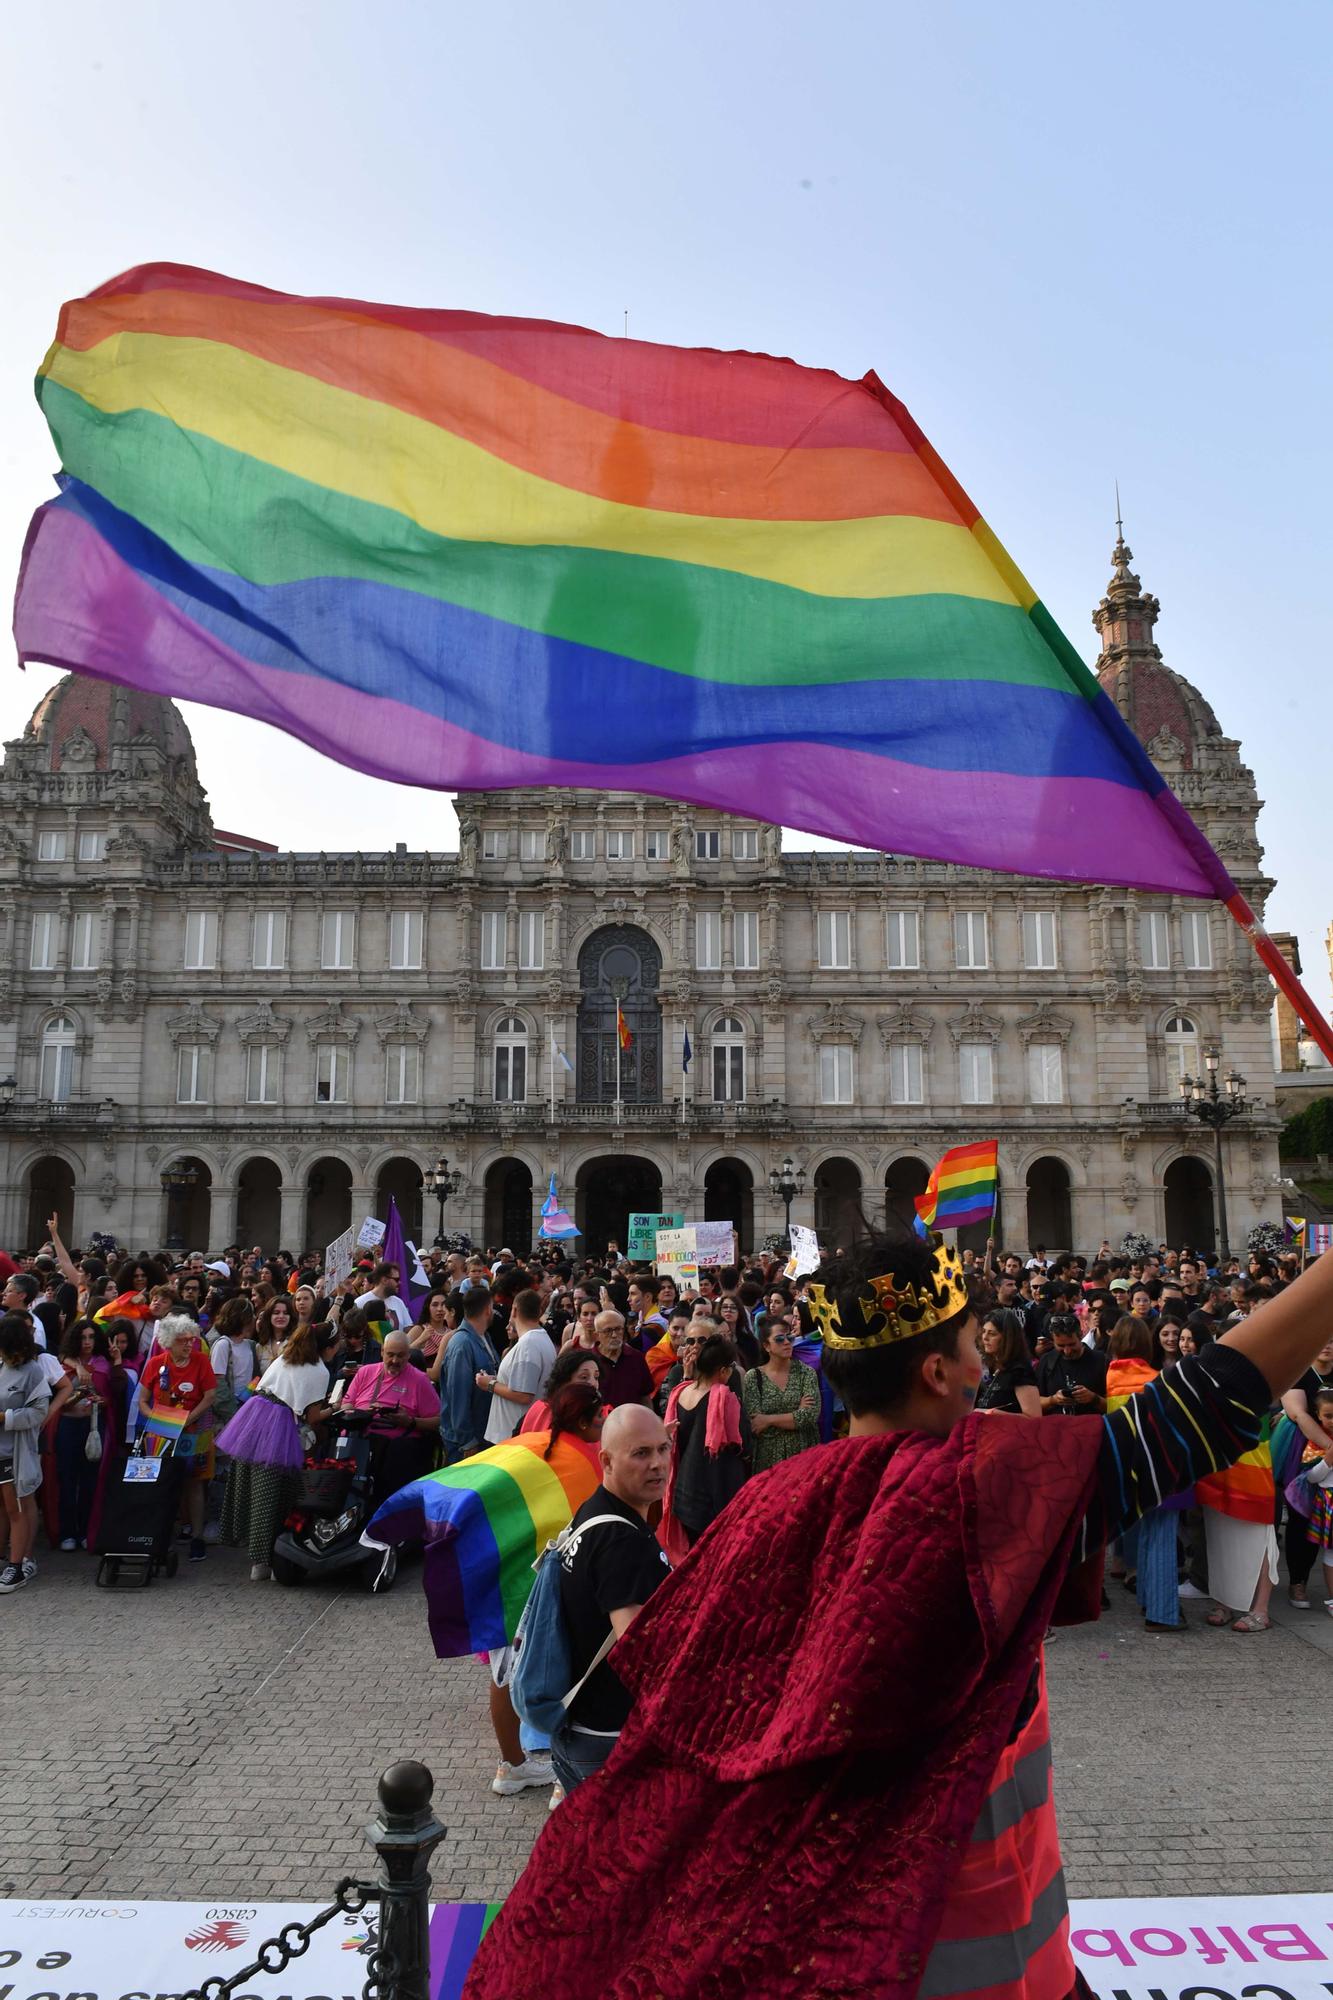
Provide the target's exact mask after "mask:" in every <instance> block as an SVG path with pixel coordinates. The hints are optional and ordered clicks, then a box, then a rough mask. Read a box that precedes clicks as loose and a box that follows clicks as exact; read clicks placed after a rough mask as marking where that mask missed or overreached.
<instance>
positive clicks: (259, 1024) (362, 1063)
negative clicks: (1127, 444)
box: [0, 540, 1279, 1250]
mask: <svg viewBox="0 0 1333 2000" xmlns="http://www.w3.org/2000/svg"><path fill="white" fill-rule="evenodd" d="M1129 563H1130V551H1129V550H1128V549H1127V548H1126V547H1125V546H1124V543H1123V540H1121V541H1118V542H1117V545H1116V549H1115V553H1114V574H1113V576H1112V579H1111V583H1110V585H1109V587H1108V590H1107V594H1106V596H1105V598H1104V599H1103V600H1102V602H1101V604H1100V605H1099V607H1098V609H1097V610H1096V612H1095V613H1094V623H1095V624H1096V626H1097V629H1098V632H1099V633H1100V636H1101V641H1102V655H1101V659H1100V661H1099V663H1098V671H1099V674H1100V676H1101V680H1102V683H1103V685H1104V686H1105V687H1106V689H1107V690H1108V692H1110V693H1111V695H1112V696H1113V698H1114V699H1115V700H1116V702H1117V703H1118V705H1119V706H1120V708H1121V710H1122V712H1123V713H1124V715H1125V716H1126V718H1127V720H1128V721H1129V723H1130V724H1131V726H1132V727H1133V728H1134V729H1136V730H1137V732H1138V734H1139V736H1140V738H1141V739H1142V740H1143V741H1144V742H1145V744H1146V745H1147V747H1148V749H1149V751H1150V752H1151V754H1152V755H1153V757H1154V758H1155V760H1156V761H1157V763H1158V765H1159V766H1160V768H1161V769H1162V770H1163V772H1164V773H1165V774H1166V776H1167V778H1168V780H1169V782H1170V783H1171V785H1172V787H1173V788H1174V790H1175V791H1176V792H1177V794H1178V795H1179V796H1180V797H1181V799H1182V800H1183V801H1184V802H1185V804H1186V805H1187V806H1188V807H1189V808H1190V810H1191V811H1192V812H1193V813H1194V814H1195V816H1196V818H1197V819H1198V820H1199V821H1200V823H1201V825H1202V826H1203V828H1204V830H1205V831H1206V832H1207V834H1208V836H1209V838H1210V839H1211V840H1212V842H1213V844H1214V845H1215V846H1216V847H1217V848H1218V850H1219V851H1220V853H1221V854H1222V855H1223V857H1224V859H1225V860H1226V862H1227V864H1228V866H1229V867H1230V869H1231V870H1232V873H1233V874H1234V875H1235V876H1236V878H1237V879H1238V881H1239V882H1240V883H1241V885H1242V887H1243V888H1244V890H1245V893H1246V894H1247V896H1248V897H1249V898H1250V900H1251V902H1252V903H1254V904H1255V906H1256V907H1257V908H1259V909H1261V910H1262V907H1263V903H1264V900H1265V896H1266V894H1267V891H1268V889H1269V888H1270V886H1271V885H1270V884H1269V883H1268V882H1267V881H1266V880H1265V879H1264V877H1263V875H1262V872H1261V860H1262V856H1261V850H1260V847H1259V843H1258V839H1257V836H1256V829H1255V821H1256V816H1257V813H1258V810H1259V802H1258V800H1257V798H1256V795H1255V787H1254V782H1253V779H1252V777H1251V774H1250V773H1249V771H1248V770H1247V769H1246V768H1245V766H1244V764H1243V763H1242V762H1241V758H1240V750H1239V746H1238V745H1237V743H1236V742H1234V741H1233V740H1232V739H1230V738H1227V737H1225V736H1224V735H1223V734H1222V731H1221V728H1220V726H1219V724H1218V722H1217V719H1216V717H1215V716H1214V714H1213V712H1212V710H1211V708H1210V707H1209V705H1208V703H1207V702H1206V701H1205V700H1204V698H1203V697H1202V696H1201V695H1200V694H1199V693H1198V692H1197V691H1196V690H1195V689H1194V688H1192V687H1191V686H1190V685H1189V684H1188V683H1187V682H1185V681H1184V680H1183V679H1182V678H1181V677H1180V676H1179V675H1177V674H1175V673H1173V672H1171V671H1170V670H1169V669H1168V668H1167V667H1166V666H1165V665H1164V664H1163V663H1162V659H1161V655H1160V653H1159V651H1158V649H1157V646H1156V644H1155V643H1154V640H1153V627H1154V624H1155V622H1156V618H1157V611H1158V606H1157V602H1156V600H1155V599H1154V598H1153V597H1151V596H1149V595H1148V594H1147V593H1145V592H1144V591H1143V590H1142V588H1141V586H1140V584H1139V581H1138V578H1137V577H1136V576H1135V575H1134V574H1133V572H1132V571H1131V569H1130V567H1129ZM331 799H332V800H333V802H334V806H335V811H336V792H334V793H332V794H331ZM262 802H263V786H262V782H261V783H259V784H257V785H256V787H255V812H256V816H257V817H261V818H262ZM328 807H329V801H327V800H326V801H325V802H324V805H323V806H322V807H321V812H320V815H319V821H318V823H319V824H320V825H321V826H328V825H331V824H333V823H334V820H335V811H330V810H329V809H328ZM459 818H460V832H461V837H460V848H459V851H458V852H456V853H454V852H439V853H408V852H407V851H406V849H405V848H403V847H401V846H400V847H398V848H396V849H394V850H393V851H392V852H389V853H352V852H323V853H314V852H312V853H279V852H277V851H275V850H274V849H272V848H270V847H268V846H266V845H265V844H264V843H263V842H262V841H256V840H248V839H246V838H244V837H242V836H235V835H229V834H221V833H219V832H217V831H216V829H215V828H214V827H213V825H212V822H211V818H210V814H209V809H208V803H207V800H206V799H205V797H204V794H203V792H202V789H201V787H200V785H199V781H198V777H197V774H196V769H195V761H194V753H193V748H192V745H191V742H190V738H189V734H188V732H187V730H186V728H185V725H184V722H183V720H182V718H181V716H180V714H179V712H178V711H177V710H176V709H175V708H174V707H173V706H172V705H171V704H170V703H168V702H165V701H162V700H159V699H156V698H153V697H149V696H146V695H140V694H137V693H134V692H130V691H126V690H123V689H117V688H111V687H107V686H103V685H100V684H98V683H95V682H92V681H86V680H80V679H77V678H75V677H73V676H71V677H68V678H67V679H65V680H64V681H62V682H61V683H60V684H59V685H58V686H57V687H55V688H54V689H53V690H52V691H51V692H50V693H49V694H48V695H47V696H46V698H45V699H44V700H43V701H42V703H41V704H40V705H39V707H38V708H37V710H36V712H35V713H34V715H33V717H32V719H31V721H30V722H29V724H28V726H27V728H26V729H25V731H24V734H23V736H22V737H21V738H20V739H19V740H18V741H16V742H13V743H10V744H9V745H7V746H6V755H5V761H4V764H3V767H0V889H2V891H3V894H2V896H0V1103H3V1115H0V1243H5V1244H7V1245H10V1246H13V1245H16V1244H18V1245H23V1244H30V1243H31V1242H33V1241H34V1240H36V1239H37V1238H38V1237H39V1236H40V1235H41V1234H42V1233H43V1228H44V1223H43V1219H44V1217H45V1216H46V1215H47V1214H48V1213H49V1212H50V1211H51V1210H52V1209H56V1210H58V1211H59V1212H60V1213H61V1214H62V1216H63V1218H64V1221H65V1225H66V1227H67V1228H68V1229H72V1231H73V1234H74V1236H75V1238H77V1239H82V1238H85V1237H86V1236H87V1235H88V1234H89V1233H90V1232H91V1231H93V1230H105V1231H108V1232H111V1233H113V1234H114V1235H116V1236H117V1237H118V1238H119V1239H121V1240H122V1241H127V1242H129V1243H132V1244H133V1245H135V1246H136V1247H140V1248H142V1247H152V1246H154V1245H156V1244H158V1243H160V1242H163V1241H166V1240H168V1239H171V1240H174V1241H175V1242H176V1243H180V1244H188V1245H189V1246H191V1247H198V1248H205V1247H209V1248H218V1247H220V1246H222V1245H224V1244H226V1243H228V1242H230V1241H235V1240H239V1241H243V1242H246V1243H250V1242H260V1243H263V1244H265V1245H266V1246H268V1247H276V1246H277V1245H279V1244H281V1245H282V1246H283V1247H286V1248H290V1249H293V1250H296V1249H299V1248H302V1247H304V1246H306V1245H322V1244H323V1243H324V1242H325V1241H327V1240H328V1239H329V1238H331V1237H332V1236H333V1235H334V1234H336V1233H337V1231H338V1230H339V1229H341V1228H342V1227H343V1226H345V1224H346V1223H347V1222H348V1221H349V1220H350V1219H353V1218H359V1217H360V1216H362V1215H364V1214H368V1213H370V1212H372V1211H374V1210H376V1209H378V1210H380V1212H381V1213H382V1212H383V1210H384V1207H385V1204H386V1202H387V1197H388V1194H389V1192H391V1191H392V1192H394V1193H396V1194H397V1196H398V1198H399V1202H400V1205H401V1206H402V1207H403V1209H404V1213H405V1215H406V1216H407V1218H408V1220H409V1222H410V1223H412V1224H414V1225H415V1226H416V1227H417V1228H418V1229H419V1230H422V1231H424V1234H425V1236H426V1237H428V1238H429V1237H431V1236H433V1235H434V1233H435V1230H436V1227H437V1224H438V1222H439V1220H440V1217H439V1214H438V1211H437V1209H436V1205H435V1202H434V1200H433V1198H429V1197H428V1198H427V1199H426V1201H425V1213H424V1215H423V1214H422V1194H421V1170H422V1169H423V1168H425V1167H427V1166H429V1165H431V1164H432V1163H433V1162H434V1161H435V1159H436V1157H437V1156H438V1155H440V1154H442V1153H443V1154H447V1156H448V1159H449V1162H450V1164H451V1165H452V1166H454V1167H456V1168H457V1169H459V1170H460V1172H461V1175H462V1182H461V1186H460V1187H459V1188H458V1190H457V1192H456V1193H455V1194H454V1195H453V1196H452V1197H451V1199H450V1201H449V1204H448V1208H447V1211H446V1212H445V1214H444V1218H443V1221H444V1227H445V1229H446V1231H450V1230H460V1229H461V1230H466V1231H468V1232H469V1233H470V1234H471V1235H472V1236H473V1237H474V1238H475V1239H478V1240H484V1241H487V1242H491V1243H498V1242H500V1241H504V1242H508V1243H512V1244H513V1246H514V1247H515V1248H522V1247H523V1246H524V1245H526V1243H528V1242H529V1241H530V1240H531V1238H532V1236H533V1233H534V1231H535V1227H536V1219H537V1213H538V1211H539V1208H540V1204H541V1201H542V1198H543V1197H544V1195H545V1193H546V1188H547V1181H548V1177H549V1175H550V1174H551V1172H552V1171H554V1172H555V1173H556V1174H557V1175H558V1177H559V1186H560V1193H561V1198H562V1200H563V1201H564V1203H565V1205H566V1206H570V1207H572V1208H573V1209H574V1211H575V1213H576V1216H577V1219H578V1220H579V1222H580V1224H581V1226H582V1227H583V1229H584V1231H585V1240H587V1241H588V1242H590V1243H593V1244H597V1243H599V1242H601V1241H602V1240H604V1238H605V1237H606V1236H607V1235H608V1234H610V1235H615V1236H618V1237H623V1232H624V1227H625V1216H626V1213H627V1212H628V1211H631V1210H634V1209H639V1208H642V1209H656V1208H666V1209H679V1210H683V1211H684V1212H686V1214H687V1215H689V1214H692V1215H699V1214H701V1213H702V1214H704V1215H706V1216H708V1217H722V1216H731V1217H732V1218H733V1220H734V1221H735V1222H736V1223H737V1225H738V1227H739V1228H740V1230H741V1234H742V1238H743V1240H744V1241H745V1242H746V1243H747V1244H751V1243H757V1242H759V1241H761V1240H762V1239H763V1238H764V1237H765V1236H766V1235H770V1234H774V1233H776V1232H777V1231H778V1230H779V1229H780V1228H781V1225H782V1220H783V1213H782V1208H781V1204H780V1203H778V1202H777V1201H776V1200H775V1199H774V1198H773V1197H772V1196H771V1195H770V1193H769V1171H770V1168H771V1167H772V1166H774V1165H775V1164H776V1163H777V1162H778V1161H780V1160H781V1159H782V1158H783V1157H784V1156H785V1155H788V1154H789V1155H791V1157H792V1158H793V1159H794V1160H795V1162H796V1163H797V1164H798V1165H800V1166H801V1167H803V1168H804V1169H805V1175H806V1185H805V1192H804V1193H803V1194H802V1195H801V1196H799V1197H798V1199H797V1201H796V1204H795V1207H794V1209H793V1219H794V1220H797V1221H813V1222H815V1223H816V1224H817V1225H818V1226H819V1227H820V1228H821V1230H822V1231H823V1232H825V1233H826V1234H829V1235H833V1234H836V1233H838V1232H839V1231H840V1230H842V1229H844V1228H845V1227H846V1226H847V1221H848V1218H849V1216H850V1215H851V1214H852V1213H853V1211H854V1210H855V1209H856V1208H857V1207H858V1206H859V1207H861V1208H863V1209H864V1211H865V1212H866V1213H867V1214H870V1215H875V1214H882V1213H883V1212H884V1209H885V1206H886V1204H887V1205H888V1206H890V1207H896V1208H897V1209H899V1210H901V1211H905V1212H910V1197H911V1195H912V1194H913V1193H914V1192H916V1191H917V1190H918V1189H919V1188H920V1187H921V1186H922V1185H924V1181H925V1175H926V1171H927V1168H928V1166H929V1164H930V1163H931V1162H932V1161H933V1160H934V1159H935V1158H936V1157H937V1156H938V1155H939V1154H940V1153H941V1152H942V1151H943V1150H944V1149H945V1148H946V1147H948V1146H950V1145H953V1144H956V1143H958V1142H960V1141H963V1140H967V1139H971V1138H976V1137H980V1136H989V1135H991V1134H998V1137H999V1141H1000V1172H1001V1189H1002V1220H1001V1229H1002V1233H1003V1236H1004V1238H1005V1240H1006V1241H1009V1242H1015V1243H1019V1244H1022V1243H1027V1242H1031V1243H1034V1244H1035V1243H1039V1242H1040V1243H1044V1244H1045V1245H1046V1246H1047V1247H1048V1248H1054V1247H1056V1246H1058V1245H1066V1244H1069V1243H1071V1242H1073V1243H1077V1244H1081V1245H1084V1246H1087V1245H1095V1244H1096V1243H1097V1242H1098V1241H1099V1240H1100V1239H1101V1237H1102V1236H1103V1235H1106V1236H1109V1237H1111V1238H1112V1239H1116V1238H1118V1237H1119V1236H1120V1235H1121V1234H1122V1233H1123V1232H1124V1231H1125V1230H1126V1229H1130V1228H1133V1229H1139V1230H1142V1231H1144V1232H1146V1233H1147V1234H1148V1235H1149V1236H1152V1237H1154V1238H1160V1237H1162V1236H1163V1235H1166V1236H1170V1237H1172V1238H1174V1239H1176V1240H1181V1239H1188V1240H1194V1241H1199V1240H1208V1239H1210V1238H1211V1235H1212V1229H1213V1199H1212V1165H1211V1161H1212V1137H1211V1134H1208V1133H1206V1132H1204V1131H1203V1130H1202V1129H1201V1128H1200V1127H1198V1126H1197V1125H1192V1124H1190V1123H1189V1122H1187V1121H1185V1120H1183V1119H1182V1116H1181V1114H1180V1111H1179V1107H1178V1098H1177V1094H1176V1087H1175V1086H1176V1082H1177V1079H1178V1077H1179V1076H1180V1074H1182V1073H1183V1072H1185V1071H1191V1072H1197V1071H1198V1069H1199V1065H1200V1062H1201V1053H1202V1050H1203V1048H1204V1046H1205V1045H1206V1044H1207V1043H1209V1042H1211V1041H1216V1042H1217V1043H1218V1044H1219V1045H1220V1047H1221V1049H1222V1054H1223V1061H1224V1065H1225V1066H1235V1067H1236V1068H1238V1069H1240V1070H1241V1071H1242V1072H1243V1073H1244V1074H1245V1075H1246V1077H1247V1078H1248V1081H1249V1089H1250V1097H1251V1101H1252V1104H1253V1110H1252V1112H1251V1114H1250V1115H1249V1117H1248V1118H1246V1119H1244V1120H1241V1121H1238V1122H1237V1123H1236V1124H1234V1125H1233V1126H1232V1127H1231V1128H1229V1130H1228V1132H1227V1134H1226V1135H1225V1139H1224V1145H1225V1148H1226V1175H1227V1193H1228V1206H1229V1210H1230V1219H1231V1231H1232V1237H1233V1241H1239V1240H1242V1237H1243V1232H1244V1230H1245V1229H1246V1228H1247V1227H1248V1225H1249V1224H1250V1223H1251V1222H1253V1221H1255V1220H1257V1219H1258V1218H1260V1217H1263V1216H1272V1215H1276V1214H1277V1213H1278V1212H1279V1199H1278V1190H1277V1187H1276V1175H1277V1171H1278V1162H1277V1145H1276V1133H1277V1120H1276V1117H1275V1113H1274V1110H1273V1031H1272V992H1271V988H1270V984H1269V981H1268V979H1267V976H1266V975H1265V974H1264V973H1263V972H1262V970H1261V968H1260V967H1259V965H1258V963H1257V961H1256V960H1255V959H1254V958H1253V956H1252V954H1251V953H1250V951H1249V949H1248V947H1247V946H1246V944H1245V942H1244V940H1243V939H1242V938H1241V937H1240V935H1239V933H1238V932H1236V930H1235V929H1234V927H1233V926H1232V924H1231V923H1230V920H1229V919H1228V918H1227V917H1226V915H1225V913H1224V912H1223V911H1222V910H1220V909H1219V908H1216V907H1207V906H1203V905H1199V904H1194V903H1190V902H1188V901H1186V900H1172V899H1170V898H1163V897H1154V896H1146V895H1139V894H1135V893H1134V892H1132V891H1127V890H1123V889H1115V888H1099V887H1092V888H1089V887H1080V886H1071V885H1067V884H1063V883H1058V882H1046V881H1041V880H1036V879H1016V878H1014V877H1009V876H1001V875H989V874H985V873H981V872H978V871H975V870H971V869H965V868H957V867H953V866H950V865H947V864H945V863H941V862H934V861H922V860H915V859H912V858H909V857H903V856H895V855H883V854H877V853H834V852H784V850H783V847H782V843H781V836H780V834H779V833H778V832H777V830H775V829H774V828H771V827H769V826H766V825H764V824H762V823H761V822H759V821H758V820H756V819H755V818H753V817H751V816H749V815H746V814H744V813H741V812H736V813H733V814H721V813H715V812H702V811H696V810H693V809H690V808H686V807H683V806H677V805H672V804H670V803H666V802H661V801H656V800H651V799H645V798H642V797H639V796H637V795H631V794H625V793H605V794H597V793H587V792H582V793H573V794H570V793H561V792H550V791H530V792H508V793H490V792H487V793H473V794H467V795H464V796H463V797H461V798H460V800H459ZM312 823H314V822H313V821H312ZM617 1005H619V1007H620V1010H621V1013H622V1016H623V1018H624V1021H625V1023H626V1026H627V1028H628V1031H629V1033H630V1035H631V1037H632V1041H631V1043H630V1046H629V1048H628V1049H626V1050H624V1051H622V1052H621V1053H620V1055H619V1058H618V1057H617V1050H618V1048H619V1046H620V1045H619V1037H618V1035H617V1029H616V1009H617ZM687 1033H688V1036H689V1041H690V1045H691V1049H692V1060H691V1063H690V1067H689V1070H688V1073H686V1072H685V1071H684V1069H683V1066H682V1058H683V1051H684V1043H685V1036H686V1034H687ZM6 1079H8V1081H6Z"/></svg>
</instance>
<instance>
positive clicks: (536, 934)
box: [518, 910, 546, 972]
mask: <svg viewBox="0 0 1333 2000" xmlns="http://www.w3.org/2000/svg"><path fill="white" fill-rule="evenodd" d="M545 963H546V919H545V917H544V916H543V915H542V912H541V911H540V910H520V911H519V917H518V965H519V971H520V972H540V971H541V969H542V967H543V965H545Z"/></svg>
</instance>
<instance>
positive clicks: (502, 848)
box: [481, 833, 509, 861]
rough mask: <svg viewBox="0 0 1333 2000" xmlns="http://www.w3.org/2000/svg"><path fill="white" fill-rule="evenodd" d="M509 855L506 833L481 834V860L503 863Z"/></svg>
mask: <svg viewBox="0 0 1333 2000" xmlns="http://www.w3.org/2000/svg"><path fill="white" fill-rule="evenodd" d="M508 855H509V835H508V834H507V833H483V835H482V836H481V858H482V860H483V861H504V860H506V859H507V858H508Z"/></svg>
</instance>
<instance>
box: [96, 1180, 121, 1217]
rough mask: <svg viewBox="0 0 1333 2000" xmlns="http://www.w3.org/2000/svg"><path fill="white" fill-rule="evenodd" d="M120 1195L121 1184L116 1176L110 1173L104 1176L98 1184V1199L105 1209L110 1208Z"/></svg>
mask: <svg viewBox="0 0 1333 2000" xmlns="http://www.w3.org/2000/svg"><path fill="white" fill-rule="evenodd" d="M119 1193H120V1182H119V1181H118V1180H117V1179H116V1176H115V1175H114V1174H113V1173H110V1172H108V1173H105V1174H103V1175H102V1178H101V1180H100V1181H99V1182H98V1183H97V1198H98V1200H99V1201H100V1202H101V1204H102V1206H103V1208H110V1206H111V1204H112V1202H113V1201H114V1200H115V1199H116V1196H117V1195H118V1194H119Z"/></svg>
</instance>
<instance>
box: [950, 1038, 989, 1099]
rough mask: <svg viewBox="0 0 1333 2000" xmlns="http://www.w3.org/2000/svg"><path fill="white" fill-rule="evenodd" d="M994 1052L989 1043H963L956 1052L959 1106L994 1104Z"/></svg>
mask: <svg viewBox="0 0 1333 2000" xmlns="http://www.w3.org/2000/svg"><path fill="white" fill-rule="evenodd" d="M994 1061H995V1052H994V1050H993V1049H992V1048H991V1045H990V1043H989V1042H963V1043H962V1044H961V1045H960V1047H959V1050H958V1099H959V1102H960V1103H961V1104H993V1103H994V1102H995V1071H994Z"/></svg>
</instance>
